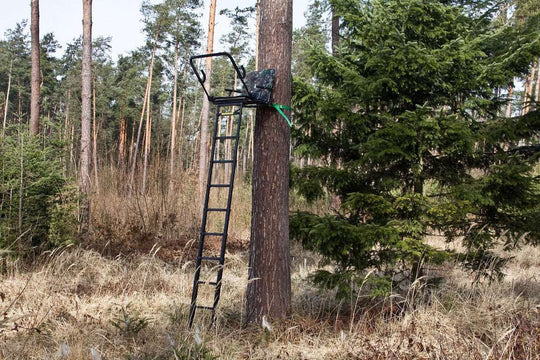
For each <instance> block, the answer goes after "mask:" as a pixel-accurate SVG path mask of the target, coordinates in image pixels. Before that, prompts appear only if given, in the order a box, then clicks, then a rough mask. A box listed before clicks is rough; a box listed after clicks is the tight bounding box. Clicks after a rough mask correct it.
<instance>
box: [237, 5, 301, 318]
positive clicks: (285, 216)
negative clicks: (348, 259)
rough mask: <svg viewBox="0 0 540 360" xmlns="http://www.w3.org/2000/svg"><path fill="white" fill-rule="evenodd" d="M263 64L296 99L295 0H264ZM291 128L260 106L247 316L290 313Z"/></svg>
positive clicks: (279, 93) (277, 93) (278, 87)
mask: <svg viewBox="0 0 540 360" xmlns="http://www.w3.org/2000/svg"><path fill="white" fill-rule="evenodd" d="M260 21H261V22H260V28H259V31H260V41H259V68H260V69H266V68H274V69H275V70H276V81H275V85H274V91H273V102H275V103H279V104H283V105H289V104H290V101H291V41H292V0H261V5H260ZM289 148H290V128H289V126H288V124H287V122H286V121H285V120H284V119H283V118H282V117H281V116H280V115H279V113H278V112H277V111H275V110H274V109H273V108H270V107H261V108H258V109H257V118H256V121H255V138H254V159H253V190H252V191H253V208H252V223H251V243H250V253H249V275H248V279H249V280H248V281H249V282H248V287H247V292H246V322H260V321H261V320H262V317H263V316H265V315H266V316H268V317H269V318H273V319H277V318H283V317H286V316H288V315H289V314H290V310H291V277H290V259H289Z"/></svg>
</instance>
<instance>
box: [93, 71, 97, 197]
mask: <svg viewBox="0 0 540 360" xmlns="http://www.w3.org/2000/svg"><path fill="white" fill-rule="evenodd" d="M92 105H93V106H92V163H93V165H94V189H95V191H96V192H97V193H99V179H98V173H99V171H98V161H97V136H98V124H97V122H96V82H95V79H94V85H93V86H92Z"/></svg>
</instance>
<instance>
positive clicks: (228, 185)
mask: <svg viewBox="0 0 540 360" xmlns="http://www.w3.org/2000/svg"><path fill="white" fill-rule="evenodd" d="M209 186H210V187H220V188H225V187H231V184H210V185H209Z"/></svg>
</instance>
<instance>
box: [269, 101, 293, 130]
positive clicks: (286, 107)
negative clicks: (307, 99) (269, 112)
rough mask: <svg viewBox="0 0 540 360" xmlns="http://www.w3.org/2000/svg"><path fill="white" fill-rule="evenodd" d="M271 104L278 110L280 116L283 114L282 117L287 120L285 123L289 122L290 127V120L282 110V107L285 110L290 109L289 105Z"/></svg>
mask: <svg viewBox="0 0 540 360" xmlns="http://www.w3.org/2000/svg"><path fill="white" fill-rule="evenodd" d="M272 106H273V107H274V108H275V109H276V110H277V111H278V112H279V114H280V115H281V116H283V118H284V119H285V120H287V123H288V124H289V127H292V123H291V120H289V118H288V117H287V115H285V113H284V112H283V109H285V110H289V111H290V110H292V109H291V107H290V106H287V105H279V104H272Z"/></svg>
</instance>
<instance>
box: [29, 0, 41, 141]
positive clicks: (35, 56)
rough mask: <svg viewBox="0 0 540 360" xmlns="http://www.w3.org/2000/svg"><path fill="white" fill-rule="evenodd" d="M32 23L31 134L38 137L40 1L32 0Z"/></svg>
mask: <svg viewBox="0 0 540 360" xmlns="http://www.w3.org/2000/svg"><path fill="white" fill-rule="evenodd" d="M31 8H32V21H31V25H30V33H31V38H32V48H31V57H32V76H31V78H32V79H31V99H30V134H31V135H37V133H38V130H39V97H40V69H39V0H32V2H31Z"/></svg>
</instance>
